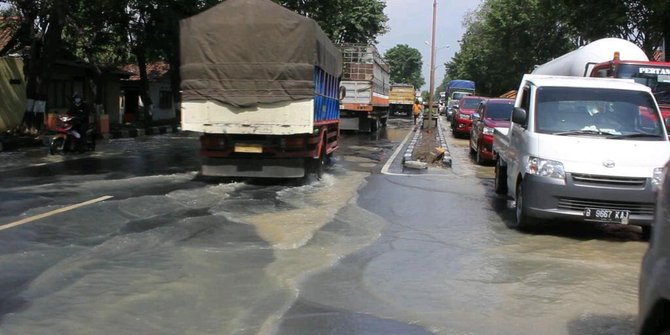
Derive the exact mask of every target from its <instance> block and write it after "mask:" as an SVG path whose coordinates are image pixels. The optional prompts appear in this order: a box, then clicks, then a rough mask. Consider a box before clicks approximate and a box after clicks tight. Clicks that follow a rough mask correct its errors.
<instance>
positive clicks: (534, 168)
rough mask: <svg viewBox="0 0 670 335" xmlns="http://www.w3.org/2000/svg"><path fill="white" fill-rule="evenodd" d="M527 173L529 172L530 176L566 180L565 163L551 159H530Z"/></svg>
mask: <svg viewBox="0 0 670 335" xmlns="http://www.w3.org/2000/svg"><path fill="white" fill-rule="evenodd" d="M526 171H528V173H529V174H532V175H536V176H541V177H549V178H556V179H565V169H564V168H563V163H561V162H557V161H552V160H549V159H542V158H538V157H530V158H529V159H528V166H527V167H526Z"/></svg>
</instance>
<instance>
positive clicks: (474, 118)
mask: <svg viewBox="0 0 670 335" xmlns="http://www.w3.org/2000/svg"><path fill="white" fill-rule="evenodd" d="M481 117H482V116H481V115H479V113H474V114H472V120H473V121H477V120H479V119H481Z"/></svg>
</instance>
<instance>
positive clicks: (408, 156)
mask: <svg viewBox="0 0 670 335" xmlns="http://www.w3.org/2000/svg"><path fill="white" fill-rule="evenodd" d="M422 123H423V120H420V121H419V123H418V124H416V125H415V126H414V130H413V131H414V132H415V133H414V137H413V138H412V141H411V142H410V143H409V145H408V146H407V149H405V155H404V156H403V158H402V164H403V167H406V168H417V166H418V165H417V164H415V163H416V162H414V161H412V155H413V154H414V149H415V148H416V144H417V143H418V142H419V141H420V140H421V136H422V134H421V131H420V129H421V124H422ZM436 139H437V142H438V143H440V146H441V147H442V148H444V155H443V156H442V164H443V165H445V166H448V167H451V153H449V147H448V146H447V140H446V137H445V135H444V129H443V128H442V119H441V118H439V117H438V118H437V135H436Z"/></svg>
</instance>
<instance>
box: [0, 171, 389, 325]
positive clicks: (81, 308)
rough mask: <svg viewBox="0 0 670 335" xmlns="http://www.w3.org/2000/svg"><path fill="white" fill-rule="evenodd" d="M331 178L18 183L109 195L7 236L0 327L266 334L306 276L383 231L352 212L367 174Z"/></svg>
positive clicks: (1, 246) (3, 237)
mask: <svg viewBox="0 0 670 335" xmlns="http://www.w3.org/2000/svg"><path fill="white" fill-rule="evenodd" d="M333 170H334V171H332V172H333V173H332V174H327V175H326V176H325V178H324V179H323V180H321V181H318V182H313V183H310V184H307V185H299V186H293V185H273V186H263V185H253V184H246V183H231V184H220V185H208V184H203V183H200V182H196V181H193V177H194V176H195V175H194V174H192V173H186V174H173V175H160V176H150V177H136V178H130V179H123V180H108V181H84V182H81V183H75V182H74V181H73V180H65V181H63V182H61V183H59V184H55V185H53V186H52V187H51V189H53V190H54V191H53V192H45V190H44V189H43V188H31V187H21V188H20V189H19V188H16V189H13V190H12V191H17V192H18V191H20V192H22V193H24V194H31V195H34V194H40V197H42V201H41V202H42V203H49V202H50V200H52V199H51V198H52V197H58V196H59V193H60V194H62V192H66V193H68V194H76V195H77V196H79V197H81V198H86V197H87V196H90V195H92V194H93V193H94V192H95V193H98V194H113V195H115V198H114V199H112V200H108V201H106V202H103V203H99V204H96V205H93V206H89V207H84V208H82V209H79V210H77V211H73V212H67V213H63V214H61V215H58V216H56V217H50V218H47V219H44V220H41V221H38V222H35V223H33V224H29V225H25V226H21V227H19V228H15V229H13V230H8V231H4V232H3V233H2V234H0V251H1V252H2V254H1V255H0V269H1V272H2V273H3V276H2V277H0V288H2V289H1V290H0V292H2V293H0V313H1V314H0V333H2V334H39V333H42V334H46V333H48V334H90V333H112V332H114V333H122V334H128V333H136V334H149V333H155V334H186V333H194V334H257V333H268V334H269V333H272V332H273V329H275V328H276V327H277V322H278V320H280V318H281V316H282V315H283V313H284V312H285V311H286V310H288V309H289V308H290V306H291V305H292V304H293V302H294V301H295V299H296V297H297V295H298V290H299V283H300V282H302V281H303V280H304V279H305V278H307V277H308V276H310V275H311V274H313V273H316V272H318V271H320V270H322V269H324V268H327V267H329V266H332V265H333V264H334V263H336V262H337V261H338V260H339V259H341V258H342V257H344V256H346V255H348V254H350V253H353V252H355V251H356V250H359V249H360V248H362V247H364V246H366V245H368V244H370V243H371V242H373V241H374V240H375V239H376V238H377V237H378V236H379V231H380V230H381V227H382V225H383V221H382V220H381V219H380V218H379V217H378V216H376V215H373V214H371V213H369V212H366V211H365V210H362V209H360V208H358V207H357V206H356V197H357V191H358V189H359V188H360V187H361V186H362V185H364V184H365V182H364V178H365V177H366V176H367V174H366V173H361V172H346V171H342V170H339V171H338V170H337V169H333ZM55 190H58V191H55ZM54 208H55V207H51V206H47V207H40V206H36V207H35V208H33V209H30V210H28V211H26V212H25V213H24V214H23V215H22V216H30V215H34V214H37V213H43V212H47V211H50V210H52V209H54ZM14 219H19V218H6V217H4V218H3V217H0V222H1V223H3V224H5V223H7V222H9V221H13V220H14ZM329 222H332V223H331V224H329ZM331 226H332V227H331Z"/></svg>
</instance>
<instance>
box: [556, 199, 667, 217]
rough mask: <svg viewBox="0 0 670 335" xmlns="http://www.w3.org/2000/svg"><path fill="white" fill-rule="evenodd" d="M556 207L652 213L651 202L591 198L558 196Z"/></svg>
mask: <svg viewBox="0 0 670 335" xmlns="http://www.w3.org/2000/svg"><path fill="white" fill-rule="evenodd" d="M558 208H560V209H568V210H575V211H583V210H584V209H585V208H602V209H619V210H629V211H630V214H633V215H653V214H654V204H653V203H640V202H619V201H606V200H592V199H575V198H560V199H559V200H558Z"/></svg>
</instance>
